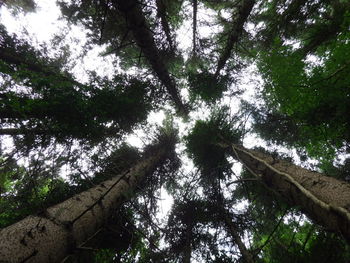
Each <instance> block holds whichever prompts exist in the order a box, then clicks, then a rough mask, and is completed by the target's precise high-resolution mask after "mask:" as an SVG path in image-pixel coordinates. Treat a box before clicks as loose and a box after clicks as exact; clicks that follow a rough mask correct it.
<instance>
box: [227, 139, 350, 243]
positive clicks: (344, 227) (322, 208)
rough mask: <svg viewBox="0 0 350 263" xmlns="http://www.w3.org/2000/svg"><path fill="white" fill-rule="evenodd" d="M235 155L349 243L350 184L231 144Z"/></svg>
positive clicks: (271, 185)
mask: <svg viewBox="0 0 350 263" xmlns="http://www.w3.org/2000/svg"><path fill="white" fill-rule="evenodd" d="M232 154H233V156H234V157H235V158H237V159H238V160H239V161H240V162H241V163H242V164H243V165H244V166H245V167H246V168H247V169H248V170H249V171H250V172H251V173H252V174H253V175H255V176H256V177H257V178H259V180H261V182H262V183H264V184H265V185H266V186H267V187H268V188H270V189H272V190H273V191H274V192H276V193H278V194H279V195H281V196H282V197H284V198H285V199H286V200H287V201H288V202H289V203H290V204H291V205H295V206H299V207H300V208H301V209H302V211H303V212H305V213H306V214H307V215H308V216H309V217H310V218H311V219H313V220H315V221H316V222H317V223H319V224H321V225H323V226H324V227H325V228H326V229H327V230H330V231H334V232H338V233H341V234H342V235H343V236H344V237H345V239H346V240H347V241H348V242H350V184H349V183H347V182H343V181H339V180H337V179H335V178H332V177H329V176H326V175H323V174H321V173H317V172H313V171H310V170H307V169H304V168H302V167H300V166H297V165H294V164H292V163H290V162H287V161H284V160H278V159H275V158H273V157H271V156H270V155H268V154H265V153H261V152H257V151H253V150H248V149H246V148H244V147H243V146H238V145H232Z"/></svg>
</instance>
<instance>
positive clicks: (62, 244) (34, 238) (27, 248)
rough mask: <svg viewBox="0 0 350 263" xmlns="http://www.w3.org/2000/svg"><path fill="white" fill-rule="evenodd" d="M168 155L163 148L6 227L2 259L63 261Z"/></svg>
mask: <svg viewBox="0 0 350 263" xmlns="http://www.w3.org/2000/svg"><path fill="white" fill-rule="evenodd" d="M165 156H166V150H165V149H161V150H160V152H158V153H157V154H155V155H153V156H152V157H149V158H147V159H145V160H144V161H141V162H140V163H138V164H137V165H136V166H134V167H133V168H132V169H130V170H129V171H128V172H126V173H124V174H122V175H119V176H116V177H115V178H113V179H110V180H107V181H105V182H103V183H102V184H100V185H98V186H96V187H94V188H91V189H89V190H88V191H85V192H82V193H80V194H77V195H75V196H74V197H72V198H70V199H68V200H66V201H64V202H62V203H60V204H57V205H55V206H53V207H50V208H48V209H47V210H46V211H45V213H43V214H40V215H35V216H28V217H26V218H25V219H23V220H21V221H19V222H18V223H16V224H13V225H11V226H9V227H7V228H4V229H2V230H1V231H0V240H1V242H0V262H1V263H5V262H6V263H9V262H11V263H12V262H13V263H15V262H16V263H17V262H38V263H40V262H43V263H47V262H50V263H51V262H61V261H62V260H63V259H64V258H65V257H66V256H67V255H68V254H70V253H71V252H73V250H74V249H75V248H77V247H79V246H82V245H83V244H84V242H86V241H87V240H88V239H89V238H90V237H91V236H93V235H94V234H95V233H96V232H97V231H99V229H100V228H101V227H102V226H103V225H104V224H105V222H106V220H107V219H108V218H109V216H110V215H111V214H112V213H113V211H115V209H116V208H117V207H118V206H119V205H120V204H121V203H122V202H123V201H125V200H126V199H128V198H129V197H130V196H131V194H132V193H133V190H134V189H135V187H136V186H137V185H138V184H139V183H140V182H141V180H142V179H143V178H144V177H145V176H147V174H150V173H152V172H153V171H154V170H155V169H156V167H157V165H159V162H160V161H162V160H163V159H164V158H165Z"/></svg>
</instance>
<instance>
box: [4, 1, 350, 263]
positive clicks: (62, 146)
mask: <svg viewBox="0 0 350 263" xmlns="http://www.w3.org/2000/svg"><path fill="white" fill-rule="evenodd" d="M57 2H58V5H59V7H60V10H61V12H62V18H61V19H62V20H61V21H62V22H63V23H66V25H68V24H69V25H70V26H77V28H78V29H79V30H80V31H81V32H83V33H84V34H85V36H86V42H85V43H84V46H83V47H82V48H80V49H81V50H79V51H78V52H79V54H78V55H77V54H73V53H76V51H74V49H75V47H73V46H65V47H63V48H61V49H60V50H57V49H55V52H54V51H53V50H52V47H51V46H50V45H49V44H47V45H41V46H40V47H39V46H37V45H35V44H34V41H33V40H32V39H31V37H30V35H27V36H26V37H25V38H24V37H23V36H20V34H19V35H15V34H9V33H8V32H7V29H6V27H5V26H3V25H0V35H1V36H0V98H1V100H0V126H1V128H0V139H1V141H0V143H1V144H0V153H1V158H0V195H1V196H0V228H2V227H6V226H8V225H10V224H12V223H14V222H16V221H18V220H20V219H22V218H24V217H25V216H27V215H30V214H39V215H40V214H41V213H43V212H44V211H45V209H46V208H47V207H49V206H51V205H54V204H57V203H59V202H61V201H63V200H65V199H67V198H69V197H71V196H74V195H75V194H77V193H79V192H81V191H84V190H87V189H89V188H90V187H92V186H94V185H97V184H99V183H101V182H103V181H105V180H108V179H110V178H112V177H114V176H116V175H119V174H123V173H125V172H127V171H129V169H133V167H134V165H135V164H137V163H138V161H140V160H142V159H144V158H151V157H153V156H155V155H157V154H158V153H159V152H164V153H166V156H165V157H164V158H163V159H162V160H160V161H159V162H158V163H157V167H156V169H155V171H154V172H153V173H151V174H147V175H146V177H145V179H143V180H142V182H141V183H140V185H139V186H138V187H137V189H136V191H135V193H134V191H131V190H130V191H129V192H128V197H129V196H130V197H131V196H132V197H133V198H132V199H130V200H129V201H127V202H125V203H124V204H123V205H122V206H121V207H120V208H118V209H116V210H115V211H114V213H113V215H112V216H111V217H110V218H106V220H105V221H106V224H105V225H104V227H103V228H102V229H100V230H99V233H98V234H96V236H95V237H94V238H92V239H91V240H89V241H88V242H87V243H86V244H84V247H82V248H80V249H77V250H76V251H75V255H73V256H71V257H70V259H69V260H70V261H68V262H138V263H143V262H144V263H146V262H174V263H176V262H189V261H190V260H192V261H197V262H216V263H219V262H222V263H224V262H233V261H235V262H243V261H244V255H243V254H244V253H243V252H242V244H243V246H246V250H247V251H246V252H247V253H250V254H251V255H252V257H253V258H254V260H255V261H256V262H348V261H349V258H350V250H349V246H348V244H347V243H346V242H345V241H344V240H343V239H342V237H339V236H336V235H335V234H333V233H330V232H327V230H326V229H324V228H322V227H321V226H318V225H317V223H316V222H313V221H310V220H309V219H308V218H307V217H306V216H304V214H303V213H302V212H301V211H300V210H299V208H298V207H290V206H289V205H288V204H287V203H286V202H285V200H283V199H282V198H281V197H279V195H278V194H277V192H278V191H272V190H271V189H270V188H267V187H266V186H264V185H263V184H261V183H260V182H259V180H258V179H257V178H253V176H252V175H251V174H250V173H249V172H248V171H246V170H245V169H243V171H242V172H237V169H236V168H237V165H236V161H237V160H235V159H234V158H232V157H231V156H232V148H231V145H232V144H238V145H242V144H243V143H245V142H247V141H246V140H245V139H246V138H245V135H246V134H247V133H248V135H252V134H253V133H258V134H259V136H260V138H262V139H264V140H265V141H268V142H272V143H274V144H275V146H276V147H277V149H278V147H280V146H285V147H287V149H290V150H296V151H297V153H298V154H299V155H300V157H301V160H302V161H307V160H308V158H317V159H318V160H319V161H321V163H320V165H319V168H320V169H321V170H322V171H324V172H325V173H326V174H327V175H329V176H333V177H335V178H338V179H342V180H344V181H349V178H350V176H349V174H350V173H349V171H350V169H349V164H350V162H349V158H347V157H348V156H342V155H341V154H342V153H349V145H350V144H349V143H350V118H349V112H350V106H349V105H350V99H349V98H350V94H349V86H350V83H349V75H350V64H349V61H350V41H349V39H350V33H349V26H350V5H349V2H348V1H343V0H334V1H331V0H325V1H303V0H295V1H287V0H270V1H250V0H249V1H238V0H237V1H227V0H220V1H211V0H198V1H183V0H176V1H173V0H152V1H150V0H140V1H135V0H130V1H111V0H86V1H68V0H60V1H57ZM254 3H255V4H254ZM253 4H254V6H252V5H253ZM0 5H1V4H0ZM2 5H3V6H5V7H7V8H10V9H11V10H12V11H11V12H13V13H17V14H19V13H22V12H30V11H33V10H35V7H36V5H39V2H38V1H37V2H36V3H35V1H29V0H25V1H17V0H16V1H7V2H6V3H4V4H2ZM243 7H245V8H243ZM251 7H253V8H251ZM248 9H249V10H248ZM195 12H197V13H195ZM195 21H196V24H194V22H195ZM68 31H69V30H68ZM68 31H67V32H68ZM67 35H69V34H68V33H67ZM190 37H192V39H190ZM25 39H26V40H25ZM55 39H56V44H61V43H57V41H58V40H59V39H62V40H65V41H68V36H67V39H66V36H64V34H63V33H62V32H61V35H60V36H56V37H55ZM188 40H190V41H188ZM191 40H192V41H191ZM184 41H187V42H188V43H191V44H192V46H189V45H187V44H186V45H185V43H184ZM68 42H69V41H68ZM92 50H99V51H101V50H103V51H102V52H101V54H99V55H100V56H101V57H104V58H105V59H106V60H109V61H111V63H110V64H109V66H110V67H113V70H114V71H115V72H114V73H113V74H109V75H107V74H105V75H104V76H103V73H102V74H100V73H99V74H98V73H97V72H95V71H90V72H85V73H86V75H87V77H86V78H83V77H82V76H78V75H77V74H76V73H74V72H75V70H74V68H73V66H74V65H73V64H74V63H77V65H79V63H80V62H78V61H77V60H76V58H77V57H78V56H79V57H80V58H81V59H82V61H83V59H84V58H86V57H87V56H88V54H89V51H92ZM72 58H74V60H76V61H74V62H73V63H71V62H72V61H70V60H72ZM248 67H249V68H248ZM251 68H253V70H255V71H256V72H255V73H256V75H252V76H251V77H252V78H255V76H258V78H257V79H254V80H253V81H251V82H249V81H248V80H247V77H248V76H247V74H246V73H244V72H247V71H249V72H252V71H250V69H251ZM111 71H112V70H111ZM260 77H261V78H262V82H261V83H262V85H261V87H260V84H256V83H259V78H260ZM82 78H83V81H81V79H82ZM78 79H80V81H78ZM241 84H242V85H241ZM243 84H244V85H243ZM234 85H235V86H239V87H238V88H239V90H241V88H245V87H248V88H247V90H248V91H249V89H254V90H255V91H256V93H258V94H257V96H256V97H254V98H247V97H246V94H249V93H250V92H247V93H246V94H242V93H238V92H233V88H235V87H234ZM241 86H242V87H241ZM187 95H188V96H187ZM169 98H171V99H172V100H173V103H174V104H176V105H177V106H178V104H181V103H182V100H184V101H185V102H184V104H183V105H182V104H181V105H182V106H183V107H182V109H190V107H188V106H187V105H186V103H189V104H190V106H191V107H192V109H191V112H190V114H188V116H186V117H187V118H186V119H183V120H182V122H181V120H180V119H179V118H178V117H181V116H179V115H180V114H179V112H180V110H179V109H177V111H174V109H172V106H173V105H172V104H171V103H167V100H168V99H169ZM243 98H244V99H245V101H244V100H243ZM186 100H188V101H187V102H186ZM202 102H203V103H202ZM236 107H237V108H239V110H236V109H235V108H236ZM199 108H200V109H199ZM197 109H198V111H197ZM160 110H162V111H163V112H166V117H165V120H164V122H163V125H162V126H158V125H153V124H151V123H152V122H154V121H155V120H154V118H152V116H153V115H152V114H150V113H151V112H152V111H153V112H156V113H157V112H159V111H160ZM231 111H232V112H233V111H235V112H238V113H235V114H232V112H231ZM183 112H184V111H183ZM186 114H187V113H186ZM201 114H203V115H207V114H209V117H208V118H203V117H202V116H200V115H201ZM154 116H158V115H154ZM198 116H200V117H198ZM250 116H251V117H252V118H250ZM182 117H183V116H182ZM251 120H253V123H251V122H250V121H251ZM180 122H181V123H180ZM177 123H180V124H179V125H177ZM191 125H192V127H191ZM188 127H190V128H188ZM133 132H135V133H134V135H135V134H136V135H137V136H139V135H140V134H143V135H140V136H139V137H140V139H142V140H144V141H145V143H144V147H143V149H142V150H141V149H138V148H135V147H132V146H130V145H129V144H127V143H125V142H123V139H126V138H128V135H130V134H131V133H133ZM249 138H251V136H250V137H249V136H248V140H249ZM253 140H254V139H253ZM250 143H253V142H252V141H250ZM254 143H255V142H254ZM265 148H266V147H261V148H257V149H256V150H257V151H259V152H266V153H268V154H269V155H271V156H273V157H278V158H282V159H285V160H286V161H287V162H292V160H291V159H290V158H289V157H286V156H283V155H280V154H278V153H277V152H269V151H267V150H266V149H265ZM184 153H187V156H188V157H190V159H191V160H188V159H187V158H186V157H185V156H184ZM191 161H193V163H194V167H193V166H192V164H191ZM62 176H63V177H65V179H63V178H62ZM344 183H345V182H344ZM164 191H166V192H167V193H170V194H171V195H172V198H173V201H174V202H173V205H172V206H171V210H170V212H169V213H168V215H167V216H165V215H164V216H163V215H162V216H160V214H159V213H160V211H161V209H160V204H161V201H163V200H162V199H164V195H163V193H164ZM167 199H168V198H167ZM167 205H169V204H167ZM161 206H163V205H162V204H161ZM169 206H170V205H169ZM160 217H161V218H160ZM163 217H164V218H163ZM239 240H241V244H239Z"/></svg>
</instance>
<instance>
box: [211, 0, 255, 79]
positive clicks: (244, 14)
mask: <svg viewBox="0 0 350 263" xmlns="http://www.w3.org/2000/svg"><path fill="white" fill-rule="evenodd" d="M254 4H255V0H243V3H242V5H241V6H239V7H238V10H237V13H238V14H237V17H236V19H235V20H234V21H233V22H232V28H231V30H230V32H229V36H228V39H227V42H226V46H225V48H224V50H223V52H222V54H221V56H220V58H219V61H218V65H217V67H216V71H215V76H216V77H217V76H218V75H219V74H220V71H221V70H222V69H223V68H224V66H225V64H226V61H227V60H228V59H229V58H230V56H231V52H232V49H233V46H234V44H235V43H237V42H238V39H239V37H240V36H241V34H242V32H243V26H244V23H245V22H246V20H247V18H248V16H249V14H250V12H251V11H252V9H253V6H254Z"/></svg>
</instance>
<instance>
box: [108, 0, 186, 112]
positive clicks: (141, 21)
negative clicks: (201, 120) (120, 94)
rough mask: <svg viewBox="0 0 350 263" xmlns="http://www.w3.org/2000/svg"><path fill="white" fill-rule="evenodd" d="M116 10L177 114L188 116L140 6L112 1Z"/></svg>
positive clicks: (133, 3)
mask: <svg viewBox="0 0 350 263" xmlns="http://www.w3.org/2000/svg"><path fill="white" fill-rule="evenodd" d="M114 3H115V6H116V8H117V9H118V10H119V11H120V12H121V13H122V14H123V15H124V16H125V19H126V22H127V25H128V27H129V28H130V30H131V32H132V33H133V35H134V38H135V42H136V44H137V46H138V47H139V48H140V49H141V51H142V53H143V54H144V56H145V57H146V59H147V61H148V63H149V64H150V65H151V67H152V69H153V71H154V72H155V74H156V75H157V77H158V78H159V79H160V81H161V83H162V84H163V85H164V86H165V87H166V89H167V91H168V93H169V94H170V96H171V98H172V100H173V102H174V103H175V105H176V107H177V109H178V111H179V113H181V114H183V115H185V116H186V115H187V114H188V110H187V109H186V107H185V105H184V104H183V103H182V101H181V98H180V95H179V92H178V90H177V88H176V84H175V81H174V79H173V78H172V77H170V74H169V71H168V70H167V68H166V66H165V64H164V62H163V60H162V58H161V56H160V54H159V51H158V48H157V47H156V44H155V42H154V38H153V35H152V33H151V30H150V28H149V27H148V24H147V21H146V18H145V17H144V15H143V12H142V9H141V7H140V4H139V3H138V1H136V0H129V1H114Z"/></svg>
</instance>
